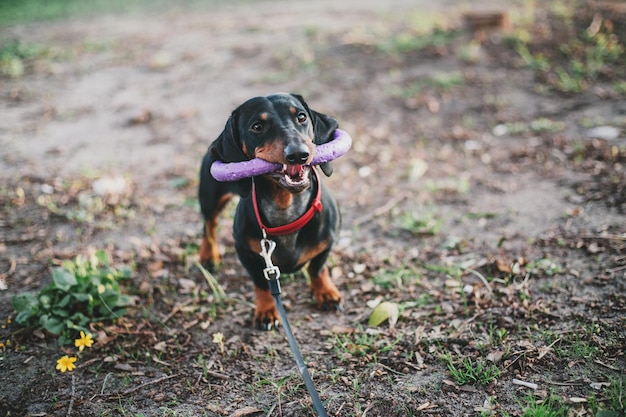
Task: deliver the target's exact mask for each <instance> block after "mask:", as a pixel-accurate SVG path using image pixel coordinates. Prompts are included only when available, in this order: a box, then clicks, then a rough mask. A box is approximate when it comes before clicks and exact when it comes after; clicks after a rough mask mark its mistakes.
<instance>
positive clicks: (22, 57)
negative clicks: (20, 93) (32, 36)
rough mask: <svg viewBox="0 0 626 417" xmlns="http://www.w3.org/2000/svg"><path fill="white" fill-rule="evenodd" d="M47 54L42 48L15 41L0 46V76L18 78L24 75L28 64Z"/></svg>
mask: <svg viewBox="0 0 626 417" xmlns="http://www.w3.org/2000/svg"><path fill="white" fill-rule="evenodd" d="M46 54H48V50H47V49H46V48H44V47H41V46H38V45H33V44H27V43H23V42H20V41H17V40H13V41H9V42H5V43H3V44H0V75H4V76H8V77H11V78H19V77H21V76H22V75H24V72H25V71H26V67H27V65H28V62H30V61H32V60H34V59H36V58H39V57H42V56H44V55H46Z"/></svg>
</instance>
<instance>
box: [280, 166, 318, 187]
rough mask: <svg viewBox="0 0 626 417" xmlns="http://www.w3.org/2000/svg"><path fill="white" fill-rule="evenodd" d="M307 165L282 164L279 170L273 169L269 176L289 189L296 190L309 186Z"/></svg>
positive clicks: (308, 167)
mask: <svg viewBox="0 0 626 417" xmlns="http://www.w3.org/2000/svg"><path fill="white" fill-rule="evenodd" d="M310 170H311V167H310V166H308V165H283V168H282V169H281V170H280V171H274V172H273V173H271V176H272V177H273V178H274V179H275V180H277V181H278V183H279V184H280V185H281V186H282V187H283V188H286V189H287V190H289V191H292V192H298V191H302V190H304V189H305V188H306V187H308V186H309V182H310V181H309V175H308V174H309V171H310Z"/></svg>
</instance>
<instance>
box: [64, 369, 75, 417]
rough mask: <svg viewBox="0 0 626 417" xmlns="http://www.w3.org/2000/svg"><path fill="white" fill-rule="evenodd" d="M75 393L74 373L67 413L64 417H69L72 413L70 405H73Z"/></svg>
mask: <svg viewBox="0 0 626 417" xmlns="http://www.w3.org/2000/svg"><path fill="white" fill-rule="evenodd" d="M75 393H76V375H74V374H72V391H71V393H70V405H69V406H68V407H67V414H65V417H70V414H72V407H74V394H75Z"/></svg>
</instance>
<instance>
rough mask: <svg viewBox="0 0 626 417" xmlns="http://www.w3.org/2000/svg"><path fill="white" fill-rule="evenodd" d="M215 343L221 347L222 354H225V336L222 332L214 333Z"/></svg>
mask: <svg viewBox="0 0 626 417" xmlns="http://www.w3.org/2000/svg"><path fill="white" fill-rule="evenodd" d="M213 343H215V344H217V345H218V346H219V347H220V352H221V353H224V334H223V333H221V332H218V333H213Z"/></svg>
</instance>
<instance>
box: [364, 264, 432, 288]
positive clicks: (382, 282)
mask: <svg viewBox="0 0 626 417" xmlns="http://www.w3.org/2000/svg"><path fill="white" fill-rule="evenodd" d="M420 278H421V274H420V273H419V272H417V271H415V270H414V269H412V268H410V267H404V268H397V269H383V270H381V271H380V272H378V273H377V274H376V275H374V277H373V278H372V280H373V281H374V284H376V285H379V286H381V287H382V288H385V289H391V288H403V287H404V286H406V285H407V284H411V283H415V282H417V281H419V279H420Z"/></svg>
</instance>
